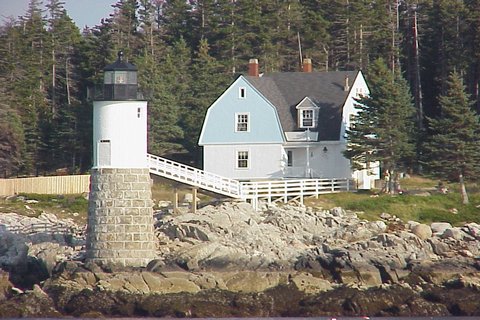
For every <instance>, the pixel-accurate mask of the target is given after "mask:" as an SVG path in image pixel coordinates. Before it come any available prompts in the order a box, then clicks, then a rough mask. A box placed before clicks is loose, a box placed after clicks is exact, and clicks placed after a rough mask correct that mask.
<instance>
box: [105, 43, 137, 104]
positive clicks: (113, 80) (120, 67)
mask: <svg viewBox="0 0 480 320" xmlns="http://www.w3.org/2000/svg"><path fill="white" fill-rule="evenodd" d="M103 71H104V72H105V74H104V78H103V79H104V80H103V99H104V100H136V99H137V89H138V84H137V67H135V66H134V65H133V64H131V63H128V62H126V61H123V52H122V51H120V52H118V59H117V61H115V62H114V63H112V64H110V65H108V66H106V67H105V69H103Z"/></svg>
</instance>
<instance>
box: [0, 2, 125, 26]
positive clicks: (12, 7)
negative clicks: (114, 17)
mask: <svg viewBox="0 0 480 320" xmlns="http://www.w3.org/2000/svg"><path fill="white" fill-rule="evenodd" d="M29 2H30V1H29V0H0V25H2V24H3V23H4V22H5V21H8V17H13V18H18V17H19V16H23V15H25V13H26V12H27V8H28V3H29ZM42 2H43V4H45V3H46V2H47V1H46V0H43V1H42ZM63 2H65V5H64V6H65V9H66V10H67V14H68V15H69V16H70V18H72V19H73V21H74V22H75V24H76V25H77V27H78V28H79V29H80V30H82V29H83V27H84V26H89V27H93V26H95V25H97V24H100V20H101V19H102V18H108V17H109V15H110V13H112V12H113V8H112V4H115V3H117V2H118V1H117V0H63Z"/></svg>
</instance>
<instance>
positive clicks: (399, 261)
mask: <svg viewBox="0 0 480 320" xmlns="http://www.w3.org/2000/svg"><path fill="white" fill-rule="evenodd" d="M0 217H1V218H0V225H3V227H1V226H0V265H1V267H2V269H3V270H4V271H2V273H1V274H0V317H61V316H75V317H104V316H105V317H133V316H134V317H247V316H248V317H280V316H297V317H299V316H339V315H343V316H452V315H453V316H460V315H461V316H480V304H479V303H478V301H480V225H478V224H475V223H469V224H466V225H464V226H462V227H452V226H451V225H449V224H447V223H432V224H430V225H425V224H419V223H416V222H413V221H400V220H399V219H398V218H396V217H395V216H393V215H391V214H388V213H385V214H382V219H381V220H379V221H373V222H369V221H366V220H362V219H360V218H358V215H357V214H356V213H355V212H349V211H345V210H343V209H341V208H334V209H331V210H321V209H314V208H309V207H304V206H302V205H290V204H288V205H267V204H265V205H264V206H263V208H262V210H261V211H259V212H256V211H254V210H252V208H251V206H250V205H248V204H246V203H242V202H222V203H219V204H216V205H208V206H205V207H203V208H202V209H199V210H198V211H197V213H195V214H192V213H188V212H187V210H184V212H176V213H173V212H172V211H171V210H170V209H168V208H165V209H164V210H161V211H158V212H156V235H157V238H158V248H157V249H158V259H156V260H153V261H151V262H150V264H149V265H148V266H147V267H146V268H137V269H126V268H121V267H118V266H98V265H95V264H91V263H84V261H83V255H84V251H83V247H82V245H83V243H82V241H83V238H82V234H81V231H79V230H83V227H82V226H76V225H75V224H74V223H73V222H72V221H65V220H59V219H56V217H55V216H53V215H49V214H46V213H45V214H42V215H40V217H38V218H26V217H22V216H18V215H15V214H13V213H12V214H2V215H0ZM28 219H37V220H31V221H29V220H28ZM38 219H39V220H41V221H42V223H45V221H47V222H48V223H49V224H51V225H52V226H58V225H63V226H66V228H64V229H62V230H71V232H69V233H58V230H60V229H59V228H54V227H52V228H50V229H49V228H46V229H45V230H44V231H43V232H40V233H35V232H32V233H29V234H26V233H21V232H19V231H18V230H21V228H13V227H12V226H16V225H17V226H18V225H19V224H20V225H22V224H23V225H26V226H28V225H29V224H33V223H38ZM26 229H28V228H26ZM9 230H17V231H15V232H11V231H9ZM48 230H57V232H53V231H52V232H49V231H48Z"/></svg>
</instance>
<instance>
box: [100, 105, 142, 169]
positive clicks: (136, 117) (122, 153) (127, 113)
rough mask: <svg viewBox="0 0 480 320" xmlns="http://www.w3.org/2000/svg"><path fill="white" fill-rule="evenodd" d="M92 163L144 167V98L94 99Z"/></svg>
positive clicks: (112, 166)
mask: <svg viewBox="0 0 480 320" xmlns="http://www.w3.org/2000/svg"><path fill="white" fill-rule="evenodd" d="M93 146H94V148H93V167H94V168H100V167H101V168H106V167H111V168H147V167H148V166H147V102H146V101H94V103H93Z"/></svg>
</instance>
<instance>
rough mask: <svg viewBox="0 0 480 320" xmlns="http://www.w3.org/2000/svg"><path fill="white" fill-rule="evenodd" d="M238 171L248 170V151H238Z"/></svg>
mask: <svg viewBox="0 0 480 320" xmlns="http://www.w3.org/2000/svg"><path fill="white" fill-rule="evenodd" d="M237 169H248V151H237Z"/></svg>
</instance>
